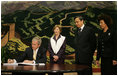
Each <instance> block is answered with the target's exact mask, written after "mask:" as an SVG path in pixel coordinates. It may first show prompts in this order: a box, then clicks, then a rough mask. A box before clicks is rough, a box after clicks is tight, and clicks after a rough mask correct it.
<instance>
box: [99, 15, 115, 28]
mask: <svg viewBox="0 0 118 76" xmlns="http://www.w3.org/2000/svg"><path fill="white" fill-rule="evenodd" d="M100 20H104V22H105V24H106V25H107V26H108V28H111V25H112V24H113V21H112V18H111V17H110V16H109V15H106V14H100V15H99V16H98V21H100Z"/></svg>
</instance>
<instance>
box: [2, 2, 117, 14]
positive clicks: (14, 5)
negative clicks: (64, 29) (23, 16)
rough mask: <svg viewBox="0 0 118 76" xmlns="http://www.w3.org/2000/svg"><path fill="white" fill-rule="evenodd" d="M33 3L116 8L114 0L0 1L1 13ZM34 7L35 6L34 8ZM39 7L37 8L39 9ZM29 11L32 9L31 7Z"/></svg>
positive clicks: (32, 4) (61, 7) (28, 6)
mask: <svg viewBox="0 0 118 76" xmlns="http://www.w3.org/2000/svg"><path fill="white" fill-rule="evenodd" d="M35 5H38V6H40V5H42V6H45V7H48V8H51V9H53V10H58V11H61V10H64V9H83V8H85V7H87V6H91V5H92V7H95V8H100V9H103V8H107V9H117V8H116V5H117V2H116V1H33V2H32V1H2V4H1V7H2V8H1V10H2V11H1V13H2V14H8V13H13V12H14V11H16V10H26V9H27V8H30V7H32V6H35ZM34 9H35V8H34ZM39 10H40V9H37V11H39ZM29 11H32V9H31V10H30V9H29Z"/></svg>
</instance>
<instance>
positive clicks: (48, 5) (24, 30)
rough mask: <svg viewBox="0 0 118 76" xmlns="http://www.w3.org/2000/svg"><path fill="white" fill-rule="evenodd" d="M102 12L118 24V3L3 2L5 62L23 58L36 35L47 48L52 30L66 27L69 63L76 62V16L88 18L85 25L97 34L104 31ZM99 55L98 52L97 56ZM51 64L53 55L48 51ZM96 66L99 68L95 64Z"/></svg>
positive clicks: (64, 29)
mask: <svg viewBox="0 0 118 76" xmlns="http://www.w3.org/2000/svg"><path fill="white" fill-rule="evenodd" d="M101 13H106V14H108V15H110V16H111V17H112V19H113V21H114V25H113V28H114V31H115V32H116V30H117V29H116V27H117V26H116V25H117V2H116V1H90V2H89V1H34V2H32V1H2V2H1V25H2V26H1V59H2V62H6V61H7V59H8V58H15V57H17V56H20V55H21V54H22V53H23V51H25V48H27V47H29V46H30V44H31V39H32V38H33V37H34V36H37V35H38V36H40V37H41V38H42V40H43V43H42V46H44V47H45V48H47V46H48V41H49V38H50V37H51V36H52V35H53V31H52V28H53V27H54V25H56V24H60V25H61V26H62V28H63V29H62V35H64V36H66V38H67V45H66V50H65V51H66V60H65V63H67V64H72V63H74V52H75V50H74V46H73V43H72V42H73V41H72V40H73V38H74V33H73V31H74V30H75V29H76V27H75V23H74V17H75V16H77V15H80V14H81V15H84V17H85V24H87V25H89V26H91V27H92V28H93V29H94V30H95V31H96V36H97V32H98V31H99V30H100V27H99V23H98V21H97V17H98V15H99V14H101ZM95 54H96V53H95ZM47 58H48V61H49V54H48V52H47ZM94 59H95V56H94ZM93 67H96V66H95V64H94V62H93Z"/></svg>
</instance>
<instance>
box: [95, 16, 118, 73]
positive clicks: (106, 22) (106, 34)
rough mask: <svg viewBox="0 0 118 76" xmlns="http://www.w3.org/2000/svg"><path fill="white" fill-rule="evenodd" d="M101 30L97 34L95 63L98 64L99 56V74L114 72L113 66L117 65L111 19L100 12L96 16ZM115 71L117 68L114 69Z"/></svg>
mask: <svg viewBox="0 0 118 76" xmlns="http://www.w3.org/2000/svg"><path fill="white" fill-rule="evenodd" d="M98 20H99V22H100V27H101V29H102V31H100V32H99V34H98V48H97V51H98V52H97V59H96V64H97V65H99V59H100V57H101V74H102V75H112V74H114V71H113V70H114V67H116V65H117V49H116V43H115V42H116V41H117V40H116V37H115V33H113V30H112V29H111V25H112V19H111V17H110V16H108V15H105V14H102V15H100V16H99V17H98ZM115 71H116V73H117V69H116V70H115Z"/></svg>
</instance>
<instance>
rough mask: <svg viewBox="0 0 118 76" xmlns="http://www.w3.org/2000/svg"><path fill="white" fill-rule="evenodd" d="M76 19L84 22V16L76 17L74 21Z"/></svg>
mask: <svg viewBox="0 0 118 76" xmlns="http://www.w3.org/2000/svg"><path fill="white" fill-rule="evenodd" d="M76 18H79V19H80V20H81V21H82V20H84V17H83V16H76V17H75V18H74V20H75V19H76Z"/></svg>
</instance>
